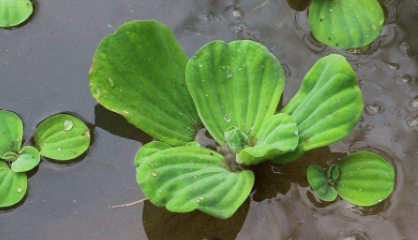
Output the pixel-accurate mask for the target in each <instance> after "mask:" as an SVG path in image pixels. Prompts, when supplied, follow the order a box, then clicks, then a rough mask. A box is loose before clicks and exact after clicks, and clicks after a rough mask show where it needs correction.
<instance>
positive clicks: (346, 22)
mask: <svg viewBox="0 0 418 240" xmlns="http://www.w3.org/2000/svg"><path fill="white" fill-rule="evenodd" d="M383 23H384V14H383V9H382V7H381V6H380V4H379V1H378V0H348V1H343V0H338V1H336V0H313V2H312V3H311V5H310V7H309V25H310V27H311V30H312V34H313V35H314V36H315V38H316V39H318V40H319V41H320V42H322V43H325V44H327V45H329V46H332V47H335V48H340V49H347V48H360V47H364V46H366V45H368V44H369V43H371V42H373V41H374V40H375V39H376V38H377V37H378V36H379V34H380V32H381V30H382V27H383Z"/></svg>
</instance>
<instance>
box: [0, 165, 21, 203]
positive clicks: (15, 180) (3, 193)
mask: <svg viewBox="0 0 418 240" xmlns="http://www.w3.org/2000/svg"><path fill="white" fill-rule="evenodd" d="M27 188H28V179H27V176H26V174H25V173H16V172H13V171H12V170H11V169H10V168H9V166H8V165H7V163H6V162H3V161H1V160H0V208H3V207H10V206H13V205H15V204H16V203H18V202H20V201H21V200H22V199H23V197H24V196H25V194H26V190H27Z"/></svg>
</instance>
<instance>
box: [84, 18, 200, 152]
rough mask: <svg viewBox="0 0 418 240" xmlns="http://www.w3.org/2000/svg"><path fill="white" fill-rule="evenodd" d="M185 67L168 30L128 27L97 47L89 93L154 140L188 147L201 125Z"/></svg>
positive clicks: (150, 24) (146, 24) (148, 24)
mask: <svg viewBox="0 0 418 240" xmlns="http://www.w3.org/2000/svg"><path fill="white" fill-rule="evenodd" d="M187 61H188V58H187V56H186V53H185V52H184V51H183V49H182V48H181V46H180V45H179V43H178V42H177V40H176V38H175V36H174V34H173V33H172V32H171V30H170V29H169V28H168V27H167V26H165V25H163V24H161V23H158V22H156V21H133V22H129V23H126V24H124V25H123V26H121V27H119V28H118V29H117V31H116V33H115V34H112V35H110V36H107V37H106V38H105V39H103V41H102V42H101V43H100V44H99V47H98V48H97V50H96V53H95V55H94V59H93V64H92V67H91V71H90V76H89V81H90V87H91V92H92V94H93V97H94V98H95V99H96V100H97V101H98V102H99V103H100V104H102V105H103V106H104V107H106V108H108V109H109V110H112V111H114V112H117V113H119V114H121V115H123V116H124V117H125V118H126V119H127V120H128V121H129V122H130V123H132V124H134V125H135V126H136V127H138V128H140V129H142V130H143V131H145V132H146V133H148V134H149V135H151V136H152V137H154V138H157V139H159V140H161V141H163V142H166V143H168V144H170V145H175V146H177V145H186V144H187V143H188V142H190V141H193V140H194V138H193V137H194V134H195V132H196V129H197V128H198V126H199V125H200V120H199V117H198V115H197V112H196V108H195V106H194V104H193V101H192V98H191V97H190V94H189V92H188V90H187V87H186V84H185V80H184V74H185V69H186V64H187Z"/></svg>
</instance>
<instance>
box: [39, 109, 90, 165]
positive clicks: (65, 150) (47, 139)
mask: <svg viewBox="0 0 418 240" xmlns="http://www.w3.org/2000/svg"><path fill="white" fill-rule="evenodd" d="M34 141H35V144H36V146H37V148H38V149H39V152H40V153H41V155H42V156H44V157H48V158H52V159H55V160H60V161H65V160H71V159H74V158H76V157H78V156H80V155H81V154H83V153H84V152H85V151H86V150H87V149H88V148H89V146H90V130H89V128H88V127H87V126H86V125H85V124H84V122H82V121H81V120H80V119H78V118H76V117H73V116H71V115H68V114H58V115H55V116H52V117H50V118H48V119H46V120H45V121H43V122H41V124H39V126H38V127H37V129H36V132H35V137H34Z"/></svg>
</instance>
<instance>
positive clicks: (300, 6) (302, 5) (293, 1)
mask: <svg viewBox="0 0 418 240" xmlns="http://www.w3.org/2000/svg"><path fill="white" fill-rule="evenodd" d="M310 2H311V0H287V3H288V4H289V6H290V7H291V8H292V9H293V10H296V11H300V12H302V11H305V10H306V8H308V6H309V3H310Z"/></svg>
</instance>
